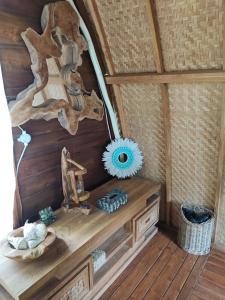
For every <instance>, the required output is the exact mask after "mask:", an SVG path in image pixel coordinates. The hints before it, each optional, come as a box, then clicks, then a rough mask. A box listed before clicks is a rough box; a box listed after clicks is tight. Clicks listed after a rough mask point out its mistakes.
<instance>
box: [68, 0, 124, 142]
mask: <svg viewBox="0 0 225 300" xmlns="http://www.w3.org/2000/svg"><path fill="white" fill-rule="evenodd" d="M67 1H68V2H69V3H70V4H71V6H72V7H73V9H74V10H75V11H76V13H77V14H78V16H79V18H80V29H81V31H82V33H83V35H84V37H85V39H86V41H87V44H88V51H89V54H90V57H91V61H92V64H93V66H94V70H95V74H96V76H97V80H98V84H99V88H100V90H101V93H102V96H103V100H104V102H105V105H106V107H107V109H108V112H109V116H110V119H111V124H112V128H113V132H114V136H115V138H116V139H117V138H120V137H121V135H120V130H119V125H118V122H117V118H116V115H115V112H114V110H113V107H112V104H111V102H110V99H109V95H108V92H107V89H106V85H105V80H104V77H103V74H102V70H101V68H100V65H99V62H98V58H97V55H96V52H95V48H94V44H93V42H92V39H91V36H90V33H89V31H88V29H87V27H86V25H85V23H84V20H83V19H82V17H81V15H80V13H79V11H78V10H77V8H76V6H75V4H74V2H73V0H67Z"/></svg>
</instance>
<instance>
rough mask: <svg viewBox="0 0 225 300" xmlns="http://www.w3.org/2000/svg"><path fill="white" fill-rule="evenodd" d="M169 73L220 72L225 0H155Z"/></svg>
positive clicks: (166, 66)
mask: <svg viewBox="0 0 225 300" xmlns="http://www.w3.org/2000/svg"><path fill="white" fill-rule="evenodd" d="M155 2H156V7H157V15H158V21H159V29H160V36H161V43H162V49H163V57H164V63H165V68H166V70H167V71H172V70H188V69H192V70H193V69H211V68H214V69H220V68H222V61H223V59H222V58H223V52H222V51H223V33H222V31H223V22H222V18H223V5H222V3H223V0H188V1H187V0H166V1H165V0H156V1H155Z"/></svg>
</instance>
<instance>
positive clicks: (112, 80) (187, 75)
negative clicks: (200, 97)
mask: <svg viewBox="0 0 225 300" xmlns="http://www.w3.org/2000/svg"><path fill="white" fill-rule="evenodd" d="M105 80H106V83H107V84H127V83H156V84H160V83H206V82H214V83H219V82H225V71H221V70H197V71H182V72H164V73H161V74H160V73H150V72H145V73H126V74H115V75H112V76H110V75H105Z"/></svg>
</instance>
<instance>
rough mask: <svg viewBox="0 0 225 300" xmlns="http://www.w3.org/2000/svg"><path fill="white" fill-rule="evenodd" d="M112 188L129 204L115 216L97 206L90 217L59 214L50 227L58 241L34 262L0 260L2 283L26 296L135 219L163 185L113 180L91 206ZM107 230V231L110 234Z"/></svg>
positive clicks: (97, 191) (100, 189)
mask: <svg viewBox="0 0 225 300" xmlns="http://www.w3.org/2000/svg"><path fill="white" fill-rule="evenodd" d="M113 188H120V189H122V190H123V191H125V192H127V193H128V203H127V204H126V205H124V206H122V207H121V208H119V210H118V211H116V212H115V213H112V214H107V213H106V212H104V211H102V210H100V209H97V208H96V207H94V209H93V211H92V212H91V214H90V215H84V214H81V213H80V212H77V211H76V212H75V211H71V212H65V211H64V210H62V209H59V210H58V211H56V216H57V220H56V222H55V223H54V224H52V225H51V227H53V228H54V229H55V231H56V235H57V239H56V241H55V242H54V244H53V245H51V247H50V248H49V250H48V251H47V252H46V253H45V254H44V255H43V256H42V257H40V258H39V259H37V260H34V261H32V262H16V261H13V260H11V259H8V258H5V257H0V284H1V285H2V286H3V287H4V288H5V289H6V290H7V291H8V292H9V293H10V294H11V295H12V296H13V297H15V298H18V297H19V295H21V294H23V292H24V291H26V290H27V289H29V288H31V287H32V286H33V285H34V284H36V283H37V282H38V281H39V280H41V279H42V278H43V277H45V276H46V275H49V274H51V273H52V272H54V270H55V269H56V268H57V267H59V266H60V264H61V263H62V262H64V261H65V260H66V259H68V258H69V257H70V256H71V255H72V254H73V255H74V253H78V252H79V253H80V254H79V255H80V257H81V256H82V255H87V254H88V253H90V251H93V250H94V249H92V247H94V246H96V245H97V244H96V243H99V242H101V238H102V239H103V238H104V236H106V233H107V234H109V233H110V232H109V231H110V230H111V231H112V232H113V230H116V228H119V226H123V224H125V222H127V221H128V220H129V218H130V217H132V214H134V213H135V212H136V211H137V209H138V206H139V208H140V210H141V209H142V208H143V207H144V205H145V204H144V202H145V201H146V199H147V198H148V197H150V196H151V195H153V194H154V193H156V192H157V191H159V190H160V184H157V183H153V182H151V181H150V180H147V179H143V178H140V177H135V178H132V179H128V180H116V179H113V180H111V181H109V182H107V183H106V184H104V185H102V186H100V187H98V188H97V189H95V190H93V191H92V192H91V196H90V199H89V201H90V203H92V204H94V205H95V201H96V199H98V198H100V197H102V196H104V195H105V194H106V193H108V192H110V191H111V190H112V189H113ZM107 231H108V232H107Z"/></svg>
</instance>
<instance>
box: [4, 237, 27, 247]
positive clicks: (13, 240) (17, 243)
mask: <svg viewBox="0 0 225 300" xmlns="http://www.w3.org/2000/svg"><path fill="white" fill-rule="evenodd" d="M8 242H9V243H10V245H12V246H13V248H15V249H17V250H25V249H27V248H28V244H27V241H26V239H25V238H23V237H13V236H8Z"/></svg>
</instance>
